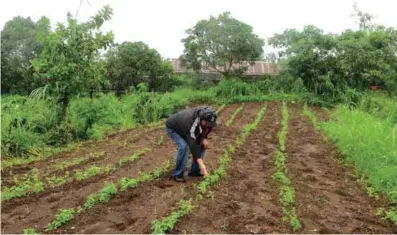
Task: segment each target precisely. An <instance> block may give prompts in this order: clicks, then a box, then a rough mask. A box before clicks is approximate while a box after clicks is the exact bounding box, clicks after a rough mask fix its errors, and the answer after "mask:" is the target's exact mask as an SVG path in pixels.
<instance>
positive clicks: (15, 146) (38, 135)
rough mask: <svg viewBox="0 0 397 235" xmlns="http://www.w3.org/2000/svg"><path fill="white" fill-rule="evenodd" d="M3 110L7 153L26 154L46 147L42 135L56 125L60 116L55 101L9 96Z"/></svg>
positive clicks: (3, 146) (5, 100) (4, 150)
mask: <svg viewBox="0 0 397 235" xmlns="http://www.w3.org/2000/svg"><path fill="white" fill-rule="evenodd" d="M1 109H2V110H1V111H2V112H1V137H2V140H1V141H2V145H1V146H2V147H1V148H2V152H3V153H4V154H6V155H9V154H13V155H14V154H16V155H21V154H22V155H24V154H28V153H29V152H32V151H34V150H35V149H37V148H39V147H41V146H43V145H44V143H45V138H44V136H43V135H42V134H44V133H46V132H48V131H49V130H50V129H51V128H52V127H53V126H54V125H55V122H56V118H57V116H56V115H57V112H56V111H57V106H56V105H55V103H54V102H52V101H51V100H37V99H29V98H26V97H21V96H5V97H2V104H1ZM54 111H55V112H54Z"/></svg>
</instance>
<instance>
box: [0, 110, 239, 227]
mask: <svg viewBox="0 0 397 235" xmlns="http://www.w3.org/2000/svg"><path fill="white" fill-rule="evenodd" d="M237 107H238V105H232V106H231V107H227V108H225V109H224V111H223V112H222V114H221V116H220V117H219V121H220V122H222V121H224V120H226V118H227V117H229V116H231V115H232V114H233V112H234V110H235V109H236V108H237ZM154 133H158V134H164V133H165V131H164V129H162V130H159V131H158V132H154ZM154 137H155V136H153V135H152V134H146V135H143V136H142V137H141V139H140V140H139V142H142V144H141V147H154V145H153V140H154ZM145 143H146V146H145ZM111 149H112V150H110V151H111V152H112V156H114V157H116V158H120V157H122V156H125V154H127V153H129V152H126V151H127V150H125V149H124V148H118V147H117V146H111ZM174 149H175V147H174V145H173V144H172V142H171V141H170V140H169V138H164V142H163V144H162V145H160V146H156V147H155V148H153V151H152V152H149V153H147V154H145V155H144V156H142V157H141V159H139V160H137V161H134V162H132V163H130V164H128V165H127V166H126V167H124V168H121V169H120V170H118V171H117V172H115V173H113V174H111V175H105V176H98V177H93V178H92V179H89V180H87V181H84V182H72V183H68V184H65V185H63V186H61V187H57V188H54V189H48V190H46V191H44V192H42V193H39V194H36V195H32V196H29V197H26V198H21V199H16V200H12V201H10V202H6V203H3V204H2V214H1V218H2V222H1V225H2V226H1V227H2V232H5V233H21V232H22V230H23V228H26V227H29V226H32V225H37V226H38V228H44V227H45V226H46V225H47V224H48V223H49V222H50V220H51V218H52V217H53V216H54V215H55V214H56V213H57V212H58V210H59V209H64V208H72V207H76V206H78V205H82V204H83V203H84V202H85V200H86V198H87V196H88V195H89V194H91V193H93V192H96V191H98V190H99V189H100V188H102V187H103V183H104V182H105V181H107V182H115V183H118V182H119V180H120V179H121V178H122V177H137V176H138V172H140V171H152V170H154V169H155V168H156V167H159V166H160V165H161V163H162V162H163V161H164V160H165V159H168V158H169V157H170V156H173V155H174V154H175V150H174Z"/></svg>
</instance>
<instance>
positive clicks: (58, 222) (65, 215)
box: [46, 208, 75, 232]
mask: <svg viewBox="0 0 397 235" xmlns="http://www.w3.org/2000/svg"><path fill="white" fill-rule="evenodd" d="M74 213H75V210H74V209H73V208H71V209H62V210H60V211H59V213H58V214H56V215H55V219H54V220H53V221H51V222H50V223H49V224H48V225H47V228H46V231H47V232H51V231H54V230H55V229H57V228H59V227H61V226H62V225H64V224H66V223H67V222H69V221H70V220H72V219H73V217H74Z"/></svg>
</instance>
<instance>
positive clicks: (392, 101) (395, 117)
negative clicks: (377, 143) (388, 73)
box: [357, 92, 397, 124]
mask: <svg viewBox="0 0 397 235" xmlns="http://www.w3.org/2000/svg"><path fill="white" fill-rule="evenodd" d="M357 109H359V110H362V111H365V112H368V113H370V114H371V115H373V116H376V117H379V118H381V119H384V120H387V121H388V122H390V123H391V124H395V123H397V97H391V98H390V97H387V96H386V95H384V94H382V93H379V92H371V93H366V94H364V95H363V96H362V98H361V100H360V102H359V103H358V104H357Z"/></svg>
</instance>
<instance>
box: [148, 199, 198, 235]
mask: <svg viewBox="0 0 397 235" xmlns="http://www.w3.org/2000/svg"><path fill="white" fill-rule="evenodd" d="M178 204H179V207H178V209H177V210H175V211H173V212H172V213H171V214H170V215H169V216H168V217H167V218H165V219H162V220H154V221H153V223H152V229H153V234H165V232H166V231H171V230H172V229H173V228H174V226H175V224H176V223H177V222H178V221H179V219H181V218H182V217H184V216H185V215H188V214H189V213H190V212H191V211H192V210H193V208H194V206H193V203H192V200H191V199H190V200H180V201H179V203H178Z"/></svg>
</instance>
